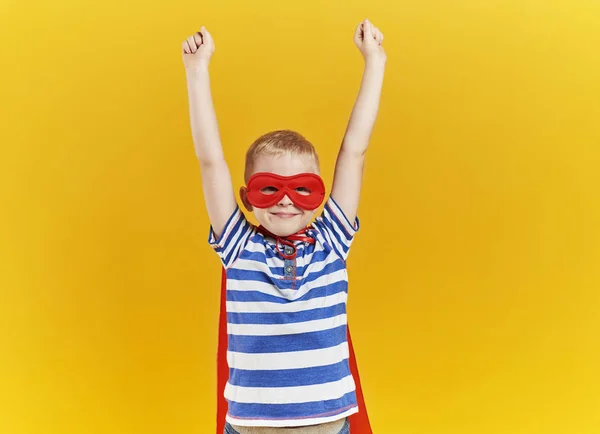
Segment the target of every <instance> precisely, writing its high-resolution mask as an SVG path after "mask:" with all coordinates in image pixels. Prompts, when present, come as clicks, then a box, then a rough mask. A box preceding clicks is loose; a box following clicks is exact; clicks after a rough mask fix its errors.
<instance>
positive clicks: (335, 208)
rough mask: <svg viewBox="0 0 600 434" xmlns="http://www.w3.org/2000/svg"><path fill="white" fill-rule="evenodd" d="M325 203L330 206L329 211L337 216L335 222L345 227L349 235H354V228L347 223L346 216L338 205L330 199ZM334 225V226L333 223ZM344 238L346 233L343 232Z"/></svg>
mask: <svg viewBox="0 0 600 434" xmlns="http://www.w3.org/2000/svg"><path fill="white" fill-rule="evenodd" d="M327 204H328V205H329V207H330V208H331V212H332V213H333V214H334V215H335V217H337V222H338V223H339V224H341V225H342V226H343V227H344V228H345V229H346V231H348V234H349V235H351V236H352V235H354V234H355V233H356V229H355V228H354V227H352V225H351V224H349V222H348V218H347V217H346V214H344V211H343V210H342V209H341V208H340V207H339V206H337V205H336V204H335V202H334V201H332V200H330V201H329V202H328V203H327ZM334 227H336V225H335V223H334ZM345 238H346V234H344V239H345Z"/></svg>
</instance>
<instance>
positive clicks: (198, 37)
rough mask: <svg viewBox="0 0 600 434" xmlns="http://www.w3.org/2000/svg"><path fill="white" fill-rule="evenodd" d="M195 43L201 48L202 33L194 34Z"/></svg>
mask: <svg viewBox="0 0 600 434" xmlns="http://www.w3.org/2000/svg"><path fill="white" fill-rule="evenodd" d="M194 42H196V46H198V47H200V46H201V45H202V42H203V41H202V35H201V34H200V32H196V33H194Z"/></svg>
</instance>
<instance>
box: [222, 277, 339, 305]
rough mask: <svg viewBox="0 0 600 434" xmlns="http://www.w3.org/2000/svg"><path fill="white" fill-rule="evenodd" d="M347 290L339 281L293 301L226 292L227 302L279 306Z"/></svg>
mask: <svg viewBox="0 0 600 434" xmlns="http://www.w3.org/2000/svg"><path fill="white" fill-rule="evenodd" d="M347 290H348V282H346V281H345V280H341V281H339V282H335V283H332V284H329V285H324V286H319V287H317V288H312V289H311V290H310V291H308V292H307V293H306V294H304V295H303V296H302V297H298V298H297V299H295V300H288V299H287V298H284V297H277V296H276V295H271V294H265V293H264V292H261V291H236V290H233V289H228V290H227V291H226V298H227V301H236V302H246V303H258V302H268V303H279V304H287V303H295V302H297V301H306V300H312V299H313V298H319V297H326V296H328V295H334V294H338V293H340V292H346V291H347Z"/></svg>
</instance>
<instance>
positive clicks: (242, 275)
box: [227, 260, 346, 288]
mask: <svg viewBox="0 0 600 434" xmlns="http://www.w3.org/2000/svg"><path fill="white" fill-rule="evenodd" d="M345 268H346V265H345V264H344V262H343V261H340V260H337V261H334V262H331V263H329V264H327V265H326V266H325V267H323V269H322V270H320V271H314V272H312V273H309V275H308V276H306V277H303V278H302V279H301V280H300V281H298V282H296V288H300V287H301V285H305V284H307V283H310V282H313V281H315V280H317V279H318V278H319V277H322V276H324V275H328V274H332V273H334V272H336V271H340V270H343V269H345ZM281 277H282V276H277V275H274V276H268V275H267V274H265V273H264V272H263V271H254V270H244V269H238V268H235V267H234V268H230V269H229V270H227V278H228V279H230V280H243V281H250V282H261V283H267V284H269V285H276V286H281V285H282V283H281Z"/></svg>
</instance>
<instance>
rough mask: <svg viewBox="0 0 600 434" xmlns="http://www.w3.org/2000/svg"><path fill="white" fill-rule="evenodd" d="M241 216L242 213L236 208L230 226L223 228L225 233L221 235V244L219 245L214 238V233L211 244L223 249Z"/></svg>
mask: <svg viewBox="0 0 600 434" xmlns="http://www.w3.org/2000/svg"><path fill="white" fill-rule="evenodd" d="M241 215H242V212H241V211H240V209H239V208H236V210H235V212H234V214H233V215H232V216H231V221H230V222H229V225H228V226H226V227H225V228H223V233H221V235H220V236H219V238H220V240H221V242H220V243H217V239H216V238H215V237H214V233H213V234H212V235H213V236H212V237H211V244H213V245H214V246H216V247H220V248H223V244H224V243H225V244H227V239H228V238H229V235H230V233H231V230H232V228H233V227H234V226H235V224H236V222H237V221H238V220H239V219H240V217H241Z"/></svg>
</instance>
